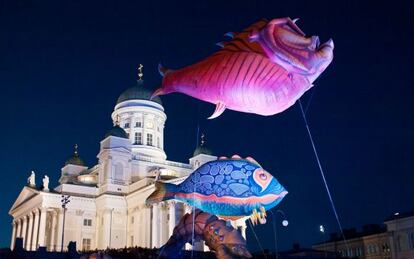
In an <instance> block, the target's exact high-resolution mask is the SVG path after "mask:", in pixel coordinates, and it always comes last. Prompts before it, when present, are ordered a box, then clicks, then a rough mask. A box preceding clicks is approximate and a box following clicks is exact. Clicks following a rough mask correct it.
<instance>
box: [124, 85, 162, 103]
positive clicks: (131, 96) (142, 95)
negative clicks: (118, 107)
mask: <svg viewBox="0 0 414 259" xmlns="http://www.w3.org/2000/svg"><path fill="white" fill-rule="evenodd" d="M143 82H144V81H143V80H138V81H137V85H136V86H133V87H131V88H128V89H126V90H125V91H124V92H123V93H122V94H121V95H120V96H119V97H118V100H117V102H116V104H118V103H121V102H124V101H128V100H148V101H153V102H156V103H158V104H160V105H162V102H161V98H160V97H158V96H156V97H154V98H153V99H152V100H150V99H151V95H152V91H151V90H150V89H148V88H145V87H144V83H143Z"/></svg>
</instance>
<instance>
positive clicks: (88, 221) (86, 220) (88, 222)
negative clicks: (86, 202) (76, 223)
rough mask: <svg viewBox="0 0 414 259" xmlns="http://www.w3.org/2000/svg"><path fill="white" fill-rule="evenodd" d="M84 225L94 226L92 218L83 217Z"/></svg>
mask: <svg viewBox="0 0 414 259" xmlns="http://www.w3.org/2000/svg"><path fill="white" fill-rule="evenodd" d="M83 225H84V226H88V227H90V226H92V220H91V219H83Z"/></svg>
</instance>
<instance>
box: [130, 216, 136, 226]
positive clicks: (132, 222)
mask: <svg viewBox="0 0 414 259" xmlns="http://www.w3.org/2000/svg"><path fill="white" fill-rule="evenodd" d="M134 220H135V219H134V216H132V217H131V224H134Z"/></svg>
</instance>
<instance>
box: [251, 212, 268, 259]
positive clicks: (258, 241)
mask: <svg viewBox="0 0 414 259" xmlns="http://www.w3.org/2000/svg"><path fill="white" fill-rule="evenodd" d="M247 221H248V222H249V224H250V228H251V229H252V231H253V235H254V237H255V238H256V241H257V244H259V247H260V250H261V251H262V253H263V256H264V257H265V258H266V259H267V256H266V254H265V251H264V249H263V247H262V244H261V243H260V240H259V238H258V237H257V235H256V232H255V231H254V228H253V224H252V222H251V221H250V220H249V219H247Z"/></svg>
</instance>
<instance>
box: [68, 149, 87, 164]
mask: <svg viewBox="0 0 414 259" xmlns="http://www.w3.org/2000/svg"><path fill="white" fill-rule="evenodd" d="M65 165H80V166H85V163H84V162H83V160H82V159H81V158H80V157H79V154H78V145H75V152H74V153H73V155H72V156H71V157H69V159H68V160H66V162H65Z"/></svg>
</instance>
